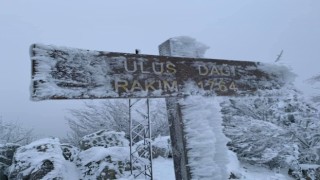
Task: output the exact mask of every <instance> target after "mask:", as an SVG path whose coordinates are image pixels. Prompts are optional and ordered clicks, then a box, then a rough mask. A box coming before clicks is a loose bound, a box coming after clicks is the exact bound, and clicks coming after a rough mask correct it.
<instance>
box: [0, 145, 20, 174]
mask: <svg viewBox="0 0 320 180" xmlns="http://www.w3.org/2000/svg"><path fill="white" fill-rule="evenodd" d="M19 147H20V145H18V144H12V143H7V144H0V179H5V176H7V168H8V167H9V166H10V165H11V164H12V158H13V155H14V152H15V151H16V149H17V148H19Z"/></svg>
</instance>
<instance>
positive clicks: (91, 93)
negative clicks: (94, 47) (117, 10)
mask: <svg viewBox="0 0 320 180" xmlns="http://www.w3.org/2000/svg"><path fill="white" fill-rule="evenodd" d="M30 55H31V60H32V94H31V96H32V99H33V100H44V99H71V98H72V99H92V98H128V97H135V98H147V97H149V98H157V97H170V96H185V95H191V94H202V95H218V96H227V95H242V94H247V93H250V92H254V91H256V90H257V89H273V88H278V87H279V86H281V83H282V82H281V79H282V77H279V76H278V75H275V74H270V73H267V72H266V69H267V68H269V67H268V66H266V65H264V64H260V63H256V62H250V61H232V60H217V59H200V58H199V59H198V58H197V59H195V58H181V57H167V56H153V55H140V54H127V53H114V52H103V51H90V50H82V49H76V48H65V47H56V46H47V45H39V44H34V45H32V46H31V48H30ZM270 68H272V67H270ZM270 80H272V81H270ZM267 81H268V83H266V82H267Z"/></svg>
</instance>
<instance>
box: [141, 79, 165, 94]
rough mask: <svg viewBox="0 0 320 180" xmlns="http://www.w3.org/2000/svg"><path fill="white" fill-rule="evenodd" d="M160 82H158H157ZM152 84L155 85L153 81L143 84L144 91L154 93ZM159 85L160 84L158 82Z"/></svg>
mask: <svg viewBox="0 0 320 180" xmlns="http://www.w3.org/2000/svg"><path fill="white" fill-rule="evenodd" d="M159 82H160V81H159ZM154 83H155V81H149V82H148V81H147V80H146V81H145V82H144V87H145V90H146V91H147V92H148V91H149V89H151V90H153V91H155V90H156V88H154V86H153V85H154ZM160 83H161V82H160ZM159 87H161V86H159Z"/></svg>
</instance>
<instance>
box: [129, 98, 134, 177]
mask: <svg viewBox="0 0 320 180" xmlns="http://www.w3.org/2000/svg"><path fill="white" fill-rule="evenodd" d="M131 131H132V118H131V99H129V134H130V172H131V175H132V172H133V163H132V144H133V143H132V133H131Z"/></svg>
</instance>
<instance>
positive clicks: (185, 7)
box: [0, 0, 320, 136]
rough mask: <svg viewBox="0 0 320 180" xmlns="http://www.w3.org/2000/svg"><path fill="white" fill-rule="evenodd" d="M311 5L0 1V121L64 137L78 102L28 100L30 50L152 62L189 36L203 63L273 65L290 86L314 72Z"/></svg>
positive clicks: (315, 9)
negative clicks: (38, 46)
mask: <svg viewBox="0 0 320 180" xmlns="http://www.w3.org/2000/svg"><path fill="white" fill-rule="evenodd" d="M319 9H320V1H319V0H303V1H301V0H268V1H257V0H241V1H239V0H230V1H229V0H225V1H214V0H203V1H191V0H186V1H181V0H177V1H169V0H163V1H150V0H139V1H129V0H128V1H123V0H118V1H116V2H111V1H105V0H100V1H98V0H92V1H81V0H77V1H76V0H68V1H64V0H55V1H41V0H28V1H23V0H0V52H1V56H0V57H1V60H0V116H1V117H2V119H3V120H5V121H17V122H19V123H21V124H22V125H23V126H24V127H28V128H34V130H35V132H36V133H38V134H39V135H40V136H64V135H65V134H66V132H67V130H68V126H67V123H66V121H65V119H64V117H65V116H66V115H67V112H68V111H67V109H70V108H77V107H80V106H81V101H80V100H77V101H75V100H67V101H65V100H64V101H43V102H32V101H31V100H30V92H29V87H30V82H31V61H30V57H29V46H30V45H31V44H32V43H43V44H54V45H57V46H69V47H75V48H84V49H91V50H103V51H113V52H129V53H134V50H135V49H140V50H141V51H142V54H154V55H157V54H158V45H159V44H161V43H162V42H164V41H165V40H167V39H168V38H170V37H175V36H182V35H186V36H190V37H193V38H196V39H197V40H198V41H200V42H202V43H204V44H206V45H208V46H210V49H209V50H208V51H207V53H206V57H207V58H219V59H232V60H249V61H261V62H268V63H273V62H274V61H275V59H276V58H277V55H278V54H279V53H280V51H281V50H282V49H283V50H284V53H283V57H282V58H281V61H280V62H281V63H283V64H286V65H288V66H289V67H291V68H292V69H293V71H294V72H295V73H296V74H297V75H298V78H297V80H296V85H297V87H298V88H299V89H300V90H303V91H304V92H305V93H306V95H307V96H309V95H310V94H311V93H312V92H314V91H313V90H312V89H311V88H310V86H311V85H310V84H306V83H304V82H303V81H304V80H306V79H308V78H310V77H311V76H313V75H315V74H318V73H319V72H320V68H319V64H320V63H319V60H320V50H319V48H320V11H319Z"/></svg>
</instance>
